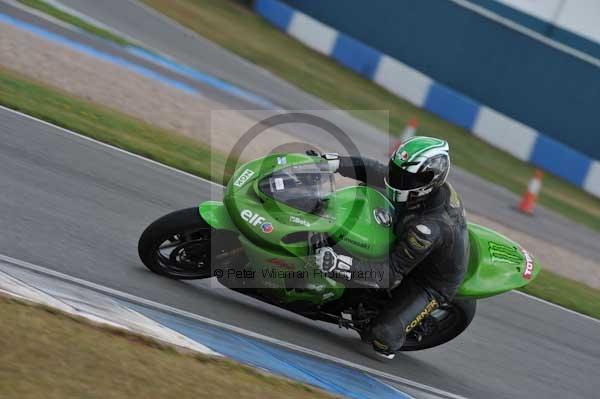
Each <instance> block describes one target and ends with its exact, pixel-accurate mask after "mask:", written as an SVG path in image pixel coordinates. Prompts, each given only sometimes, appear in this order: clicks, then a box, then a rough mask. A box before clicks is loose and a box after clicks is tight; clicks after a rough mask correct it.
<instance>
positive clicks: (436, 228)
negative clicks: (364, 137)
mask: <svg viewBox="0 0 600 399" xmlns="http://www.w3.org/2000/svg"><path fill="white" fill-rule="evenodd" d="M338 172H339V173H340V174H341V175H342V176H345V177H350V178H354V179H356V180H359V181H362V182H364V183H365V184H367V185H368V186H371V187H373V188H377V189H385V183H384V180H383V179H384V177H386V176H387V173H388V168H387V166H385V165H383V164H381V163H379V162H377V161H373V160H369V159H362V158H355V157H340V167H339V169H338ZM394 230H395V233H396V237H397V240H396V242H395V244H394V247H393V248H392V249H391V250H390V255H389V258H388V259H387V261H385V262H382V263H378V264H373V263H372V262H371V263H369V262H364V261H360V260H358V259H355V260H354V262H353V265H352V267H353V272H355V273H354V274H355V275H356V274H357V273H356V272H359V273H358V274H359V275H363V276H369V275H372V274H373V273H368V272H369V271H372V270H374V269H375V270H380V271H382V272H383V273H384V277H383V279H382V280H384V281H375V282H373V281H365V282H364V283H366V284H367V285H372V284H373V283H375V284H378V285H380V286H381V288H388V287H389V288H393V291H392V298H391V300H390V302H389V304H388V306H386V308H385V309H384V310H383V311H382V312H381V313H380V314H379V315H378V316H377V317H376V318H375V320H374V321H373V322H372V324H371V327H370V331H369V334H368V335H369V337H370V340H372V342H373V344H374V345H375V346H376V347H377V348H378V349H380V350H382V351H390V352H394V351H397V350H398V349H400V347H401V346H402V345H403V344H404V340H405V337H406V334H407V333H408V332H410V331H411V330H412V329H413V328H415V327H416V326H417V325H419V324H420V322H421V321H422V319H424V318H425V317H426V316H427V315H428V314H429V313H430V312H431V311H433V310H434V309H436V308H437V307H438V306H439V305H440V304H441V303H444V302H449V301H451V300H452V298H453V297H454V295H455V293H456V290H457V289H458V287H459V285H460V284H461V282H462V280H463V277H464V274H465V272H466V269H467V262H468V257H469V239H468V233H467V225H466V220H465V211H464V207H463V205H462V201H461V199H460V197H459V195H458V193H457V192H456V191H454V189H453V188H452V186H451V185H450V184H448V183H446V184H444V185H443V186H442V187H441V188H439V189H438V190H436V191H435V192H432V193H431V194H430V195H429V196H428V198H427V199H425V200H423V201H422V202H418V203H413V204H410V203H409V204H407V205H406V207H405V208H404V209H396V214H395V215H394ZM360 272H362V274H361V273H360ZM357 283H359V285H360V282H357Z"/></svg>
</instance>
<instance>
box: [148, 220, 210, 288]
mask: <svg viewBox="0 0 600 399" xmlns="http://www.w3.org/2000/svg"><path fill="white" fill-rule="evenodd" d="M154 256H155V257H156V260H157V263H158V265H159V266H160V267H161V268H162V269H163V270H164V271H165V273H166V274H169V275H171V276H174V277H179V278H198V277H206V276H208V275H210V269H211V264H210V231H209V230H208V229H201V230H192V231H185V232H181V233H177V234H175V235H172V236H170V237H167V238H165V239H164V240H163V241H162V242H161V243H160V244H159V245H158V246H157V247H156V249H155V251H154Z"/></svg>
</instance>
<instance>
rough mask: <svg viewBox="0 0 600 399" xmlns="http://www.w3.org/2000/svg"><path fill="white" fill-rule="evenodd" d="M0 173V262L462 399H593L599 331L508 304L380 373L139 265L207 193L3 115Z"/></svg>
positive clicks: (275, 314) (296, 327) (363, 360)
mask: <svg viewBox="0 0 600 399" xmlns="http://www.w3.org/2000/svg"><path fill="white" fill-rule="evenodd" d="M0 165H1V168H0V226H2V230H1V231H2V233H1V234H0V253H2V254H5V255H8V256H11V257H14V258H18V259H22V260H24V261H27V262H31V263H34V264H38V265H41V266H44V267H47V268H50V269H54V270H57V271H60V272H63V273H67V274H69V275H73V276H75V277H79V278H83V279H86V280H89V281H92V282H94V283H98V284H102V285H105V286H108V287H111V288H115V289H118V290H121V291H125V292H128V293H131V294H134V295H138V296H140V297H143V298H148V299H151V300H154V301H156V302H160V303H164V304H167V305H170V306H174V307H177V308H180V309H183V310H187V311H190V312H193V313H196V314H200V315H203V316H207V317H210V318H212V319H215V320H219V321H223V322H227V323H230V324H233V325H236V326H240V327H243V328H245V329H248V330H251V331H255V332H258V333H261V334H264V335H268V336H271V337H274V338H278V339H281V340H285V341H288V342H292V343H295V344H297V345H301V346H305V347H308V348H311V349H314V350H317V351H320V352H323V353H326V354H330V355H333V356H337V357H340V358H342V359H346V360H349V361H352V362H355V363H360V364H362V365H365V366H368V367H371V368H375V369H379V370H383V371H385V372H388V373H391V374H394V375H398V376H402V377H404V378H409V379H412V380H415V381H417V382H420V383H424V384H427V385H431V386H434V387H437V388H440V389H445V390H448V391H450V392H453V393H457V394H461V395H465V396H469V397H477V398H479V397H486V398H506V397H523V398H547V397H569V398H591V397H595V396H596V394H597V391H598V389H599V388H600V385H599V382H598V379H597V374H598V372H597V371H598V370H599V369H600V323H598V322H595V321H592V320H589V319H587V318H584V317H581V316H580V315H576V314H572V313H569V312H566V311H564V310H561V309H558V308H556V307H552V306H549V305H547V304H544V303H540V302H538V301H535V300H532V299H529V298H527V297H524V296H522V295H519V294H516V293H509V294H505V295H503V296H501V297H497V298H493V299H489V300H484V301H480V303H479V309H478V314H477V316H476V318H475V320H474V322H473V324H472V325H471V327H470V328H469V329H468V330H467V332H465V333H464V334H463V335H462V336H461V337H459V338H458V339H456V340H455V341H453V342H451V343H449V344H447V345H445V346H443V347H440V348H436V349H432V350H428V351H424V352H420V353H419V352H417V353H412V354H403V355H400V356H398V358H397V359H396V360H395V361H394V362H382V361H380V360H379V359H377V358H374V357H373V356H372V354H371V353H370V351H369V350H368V348H366V347H364V346H362V345H360V344H359V341H358V337H357V336H355V335H353V334H352V333H350V332H347V331H344V330H339V329H337V327H334V326H329V325H325V324H323V323H315V322H311V321H308V320H304V319H302V318H300V317H297V316H295V315H293V314H290V313H287V312H284V311H281V310H279V309H276V308H273V307H271V306H269V305H264V304H262V303H260V302H257V301H255V300H252V299H248V298H246V297H243V296H241V295H239V294H237V293H233V292H231V291H228V290H225V289H216V288H211V287H210V282H208V281H204V282H194V283H181V282H176V281H171V280H167V279H164V278H161V277H158V276H155V275H153V274H151V273H150V272H148V271H147V270H146V269H145V268H144V267H143V265H141V263H140V261H139V260H138V258H137V254H136V244H137V238H138V236H139V234H140V232H141V231H142V230H143V229H144V228H145V226H146V225H147V224H148V223H150V222H151V221H152V220H153V219H155V218H157V217H158V216H161V215H162V214H165V213H167V212H169V211H171V210H174V209H178V208H183V207H189V206H193V205H194V204H196V203H197V202H198V201H201V200H205V199H208V198H209V197H210V193H211V186H212V185H211V184H209V183H206V182H203V181H201V180H198V179H196V178H193V177H190V176H186V175H184V174H181V173H178V172H175V171H172V170H169V169H166V168H164V167H161V166H158V165H155V164H152V163H149V162H147V161H144V160H141V159H139V158H136V157H132V156H130V155H127V154H124V153H121V152H117V151H115V150H112V149H109V148H106V147H103V146H101V145H98V144H96V143H93V142H90V141H88V140H85V139H82V138H79V137H77V136H74V135H71V134H68V133H65V132H63V131H61V130H58V129H56V128H54V127H51V126H48V125H45V124H42V123H40V122H37V121H34V120H31V119H27V118H25V117H23V116H20V115H17V114H15V113H12V112H9V111H6V110H4V109H0ZM212 191H214V194H213V196H214V197H218V194H219V191H220V188H218V187H214V186H213V189H212Z"/></svg>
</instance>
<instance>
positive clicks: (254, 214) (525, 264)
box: [138, 154, 540, 351]
mask: <svg viewBox="0 0 600 399" xmlns="http://www.w3.org/2000/svg"><path fill="white" fill-rule="evenodd" d="M392 215H393V205H392V204H391V203H390V201H389V200H388V199H387V198H386V197H385V195H383V194H382V193H380V192H379V191H377V190H374V189H372V188H369V187H366V186H362V185H359V186H352V187H345V188H341V189H338V190H336V189H335V184H334V175H333V173H331V172H330V171H329V166H328V163H327V161H325V160H324V159H322V158H320V157H317V156H309V155H304V154H272V155H269V156H266V157H263V158H260V159H257V160H254V161H251V162H249V163H247V164H245V165H243V166H242V167H240V168H239V169H238V170H237V171H236V172H235V173H234V175H233V176H232V178H231V179H230V181H229V183H228V184H227V187H226V188H225V193H224V199H223V202H216V201H206V202H204V203H201V204H200V206H199V207H198V208H189V209H184V210H180V211H176V212H173V213H170V214H168V215H166V216H163V217H162V218H160V219H158V220H156V221H155V222H154V223H152V224H151V225H150V226H148V228H146V230H145V231H144V232H143V234H142V236H141V237H140V240H139V246H138V251H139V255H140V258H141V260H142V262H143V263H144V264H145V265H146V266H147V267H148V268H149V269H150V270H152V271H153V272H155V273H158V274H160V275H164V276H167V277H170V278H174V279H203V278H210V277H213V276H216V277H217V279H218V280H219V282H220V283H221V284H223V285H224V286H226V287H228V288H230V289H233V290H235V291H238V292H241V293H243V294H245V295H249V296H252V297H254V298H258V299H260V300H262V301H265V302H268V303H270V304H273V305H276V306H279V307H282V308H285V309H287V310H290V311H292V312H295V313H298V314H301V315H303V316H306V317H309V318H311V319H314V320H323V321H326V322H331V323H334V324H337V325H339V326H340V327H345V328H350V329H354V330H356V331H357V332H359V333H361V331H362V330H363V329H364V328H365V327H366V326H367V325H368V324H369V322H370V320H372V319H373V318H374V317H376V316H377V314H378V313H379V312H380V310H381V309H382V308H383V306H385V304H386V302H387V301H388V299H389V297H390V291H389V290H387V289H366V288H362V289H358V288H353V287H350V286H349V284H348V282H347V281H346V282H345V281H342V280H337V279H332V278H330V277H328V276H327V275H324V274H323V273H322V272H321V271H319V270H318V269H317V268H316V266H315V264H314V260H313V259H314V257H313V255H314V254H315V252H316V250H317V249H318V248H320V247H323V246H330V247H334V249H335V251H336V252H337V253H341V254H346V255H350V256H352V257H355V258H361V259H365V260H373V261H374V262H376V261H381V260H383V259H384V258H385V257H386V256H387V255H388V252H389V248H390V245H391V244H392V243H393V242H394V240H395V236H394V231H393V228H392V223H391V220H392ZM468 231H469V239H470V247H471V249H470V257H469V265H468V271H467V273H466V276H465V279H464V281H463V283H462V285H461V286H460V289H459V291H458V294H457V295H456V297H455V299H454V300H453V301H452V302H451V303H445V304H442V305H441V306H440V307H439V308H438V309H436V310H434V311H432V312H431V313H429V314H428V315H427V317H425V318H424V319H423V320H422V321H421V323H420V324H419V325H418V326H417V327H416V328H413V329H412V331H411V332H410V333H409V335H408V336H407V339H406V343H405V344H404V346H403V347H402V350H403V351H412V350H421V349H426V348H431V347H434V346H437V345H441V344H443V343H445V342H448V341H450V340H451V339H453V338H455V337H456V336H458V335H459V334H460V333H461V332H462V331H464V330H465V329H466V328H467V326H468V325H469V324H470V322H471V321H472V319H473V317H474V315H475V301H476V299H479V298H486V297H490V296H493V295H498V294H500V293H503V292H507V291H510V290H512V289H515V288H519V287H523V286H524V285H526V284H528V283H529V282H531V281H532V280H533V279H534V278H535V277H536V276H537V274H538V273H539V272H540V266H539V265H538V263H537V262H536V261H535V260H534V259H533V258H532V256H531V255H530V254H529V253H528V252H527V251H526V250H524V249H523V248H521V247H520V246H519V245H518V244H517V243H515V242H513V241H511V240H510V239H508V238H506V237H504V236H502V235H500V234H498V233H496V232H494V231H492V230H490V229H487V228H485V227H483V226H479V225H476V224H469V227H468ZM400 288H401V286H400Z"/></svg>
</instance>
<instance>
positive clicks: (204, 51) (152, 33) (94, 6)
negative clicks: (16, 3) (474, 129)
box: [0, 0, 600, 259]
mask: <svg viewBox="0 0 600 399" xmlns="http://www.w3.org/2000/svg"><path fill="white" fill-rule="evenodd" d="M61 2H62V3H64V4H67V5H68V6H70V7H73V8H74V9H76V10H78V11H79V12H82V13H84V14H86V15H89V16H91V17H93V18H95V19H97V20H99V21H101V22H102V23H104V24H106V25H108V26H111V27H113V28H116V29H118V30H119V31H121V32H123V33H125V34H126V35H128V36H130V37H132V38H134V39H136V40H137V41H139V42H142V43H144V44H145V45H147V46H149V47H150V48H152V49H155V50H157V51H160V52H162V53H163V54H167V55H169V56H171V57H173V58H175V59H177V60H179V61H180V62H183V63H185V64H187V65H189V66H192V67H194V68H197V69H198V70H201V71H203V72H205V73H209V74H213V75H215V76H218V77H221V78H223V79H225V80H228V81H230V82H232V83H235V84H237V85H239V86H241V87H244V88H247V89H249V90H251V91H253V92H256V93H258V94H260V95H262V96H265V97H266V98H268V99H269V100H270V101H272V102H273V103H275V104H277V105H279V106H281V107H284V108H287V109H309V110H327V109H331V106H330V105H328V104H326V103H324V102H323V101H321V100H319V99H317V98H315V97H313V96H311V95H309V94H306V93H304V92H302V91H301V90H298V89H296V88H295V87H293V86H291V85H289V84H288V83H286V82H284V81H283V80H281V79H279V78H277V77H275V76H273V75H272V74H270V73H268V72H266V71H264V70H263V69H260V68H258V67H257V66H255V65H252V64H249V63H248V62H246V61H244V60H243V59H241V58H239V57H238V56H236V55H234V54H232V53H230V52H229V51H227V50H225V49H223V48H220V47H218V46H216V45H215V44H213V43H211V42H210V41H207V40H205V39H203V38H201V37H199V36H197V35H195V34H193V33H192V32H190V31H188V30H186V29H184V28H182V27H181V26H179V25H177V24H175V23H173V22H172V21H170V20H168V19H166V18H164V17H162V16H160V15H157V14H155V13H154V12H152V11H149V10H148V9H147V8H145V7H143V6H141V5H140V4H139V3H138V2H136V1H133V0H103V1H96V0H61ZM0 12H9V13H15V12H16V13H18V12H17V11H15V10H14V9H12V7H9V6H7V5H5V4H3V3H1V2H0ZM19 15H20V17H22V13H19ZM28 18H30V20H31V21H34V22H35V23H37V24H40V25H43V26H45V27H46V28H47V29H50V30H53V31H57V32H60V33H61V34H65V35H69V36H71V37H73V38H77V39H78V40H81V41H83V42H85V43H87V44H89V45H92V46H94V47H97V48H101V49H102V50H103V51H108V52H110V53H113V54H118V55H119V56H122V57H126V58H128V59H133V60H136V58H135V57H134V56H132V55H130V54H127V53H124V52H123V51H120V50H119V49H117V48H115V47H113V46H107V45H106V44H105V43H103V42H101V41H98V40H94V39H95V38H93V37H88V36H85V35H81V34H79V33H75V32H69V31H66V30H65V29H62V28H60V27H57V26H54V25H51V24H49V23H47V22H45V21H40V20H39V18H35V17H31V16H30V17H28ZM136 62H141V63H143V64H144V65H146V66H148V67H150V68H152V69H155V70H158V71H160V72H161V73H164V74H166V75H168V76H171V77H177V78H179V79H181V80H184V81H185V82H186V83H189V84H191V85H192V86H195V87H197V88H198V89H199V90H201V92H202V93H203V94H204V95H206V96H207V97H208V98H211V99H212V100H215V101H218V102H220V103H222V104H225V105H226V107H227V108H228V109H239V110H242V109H257V108H258V107H257V106H255V105H252V104H248V103H246V102H244V101H242V100H239V99H237V98H235V97H233V96H231V95H228V94H226V93H223V92H220V91H218V90H216V89H214V88H212V87H209V86H206V85H203V84H201V83H198V82H195V81H191V80H189V79H186V78H184V77H180V76H177V75H176V74H174V73H172V72H168V71H165V70H164V69H162V68H159V67H156V66H154V65H153V64H148V63H146V62H145V61H141V60H139V59H137V60H136ZM245 113H247V114H251V116H255V115H256V113H253V112H245ZM329 118H330V119H331V120H332V121H333V122H335V123H336V124H337V125H338V126H340V127H341V128H342V129H343V130H344V131H345V132H346V133H347V134H348V135H349V136H350V137H351V138H352V140H353V142H354V143H355V144H356V146H357V147H358V148H359V149H360V151H361V153H362V154H364V155H366V156H370V157H374V158H377V159H381V160H383V158H384V154H385V153H387V149H388V148H389V138H388V136H386V135H384V134H382V133H381V132H379V131H377V130H375V129H373V128H372V127H370V126H368V125H366V124H365V123H363V122H361V121H359V120H357V119H355V118H353V117H351V116H349V115H348V114H345V113H340V114H339V115H336V116H334V117H331V116H329ZM284 130H287V131H289V132H290V133H291V134H293V135H294V136H295V137H298V138H300V139H302V140H303V141H305V142H309V143H320V145H321V147H322V148H324V149H326V150H327V151H341V149H340V148H339V145H336V143H330V144H329V145H328V144H327V143H328V141H327V140H324V139H323V135H322V132H314V131H310V130H307V129H306V127H305V126H304V127H303V126H298V125H290V126H288V127H286V128H285V129H284ZM451 181H452V183H453V184H454V185H455V187H456V188H457V189H458V191H459V192H460V193H461V195H462V197H463V199H464V201H465V204H466V206H467V209H468V211H470V212H473V213H476V214H480V215H485V216H487V217H489V218H491V219H494V220H495V221H497V222H500V223H502V224H504V225H506V226H508V227H511V228H514V229H517V230H520V231H523V232H525V233H527V234H529V235H531V236H533V237H537V238H540V239H543V240H545V241H547V242H550V243H552V244H555V245H558V246H562V247H565V248H567V249H570V250H572V251H574V252H577V253H579V254H580V255H582V256H585V257H588V258H591V259H595V258H596V257H597V254H598V250H599V244H598V243H599V242H600V234H599V233H597V232H593V231H591V230H590V229H588V228H585V227H583V226H580V225H576V224H574V223H572V222H570V221H569V220H567V219H565V218H564V217H562V216H560V215H558V214H556V213H555V212H552V211H549V210H547V209H545V208H543V207H538V209H537V215H536V217H533V218H532V217H530V216H526V215H522V214H520V213H518V212H515V210H514V206H515V205H516V204H517V203H518V201H519V198H518V196H517V195H515V194H513V193H511V192H509V191H508V190H506V189H504V188H501V187H499V186H496V185H494V184H490V183H488V182H486V181H484V180H482V179H480V178H479V177H477V176H475V175H473V174H471V173H469V172H466V171H464V170H461V169H458V168H454V170H453V173H452V176H451Z"/></svg>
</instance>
